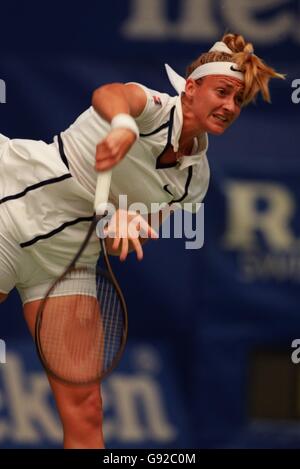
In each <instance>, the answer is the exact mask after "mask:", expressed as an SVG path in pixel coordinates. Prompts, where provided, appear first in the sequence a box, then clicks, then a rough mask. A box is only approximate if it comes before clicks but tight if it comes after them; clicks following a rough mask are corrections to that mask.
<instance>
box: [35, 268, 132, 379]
mask: <svg viewBox="0 0 300 469" xmlns="http://www.w3.org/2000/svg"><path fill="white" fill-rule="evenodd" d="M72 276H73V278H72V282H76V285H74V284H73V288H72V290H73V291H76V293H75V294H72V295H62V294H61V291H62V290H64V289H63V287H62V285H61V284H58V285H57V286H56V287H55V289H54V290H53V291H52V292H51V295H56V294H59V295H60V296H50V297H48V298H47V300H46V301H45V304H44V308H43V312H42V315H41V321H40V326H39V341H40V347H39V348H40V352H41V354H42V358H43V362H44V364H45V365H46V367H47V368H48V369H49V370H50V371H51V372H52V373H53V374H54V375H56V376H57V377H59V378H61V379H63V380H66V381H70V382H74V383H87V382H91V381H95V380H97V379H99V378H100V377H101V376H103V375H104V374H105V373H106V372H107V371H108V370H110V369H111V368H112V367H113V363H114V360H115V359H116V357H117V355H118V352H119V350H120V348H121V346H122V342H123V334H124V314H123V309H122V306H121V303H120V300H119V298H118V295H117V293H116V289H115V287H114V285H113V283H112V282H111V281H110V280H109V278H108V276H107V275H105V276H103V272H100V275H95V273H94V272H93V274H91V273H89V274H88V278H89V282H87V273H85V274H80V275H79V277H78V278H76V279H74V274H72ZM63 281H64V280H63ZM90 282H93V285H94V286H93V289H92V290H93V292H94V295H93V296H92V295H91V285H90ZM74 287H75V288H74Z"/></svg>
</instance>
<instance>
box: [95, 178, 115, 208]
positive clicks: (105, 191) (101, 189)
mask: <svg viewBox="0 0 300 469" xmlns="http://www.w3.org/2000/svg"><path fill="white" fill-rule="evenodd" d="M110 181H111V169H110V170H108V171H102V172H101V173H99V174H98V177H97V185H96V193H95V201H94V209H95V212H96V215H104V213H105V211H106V209H107V202H108V196H109V189H110Z"/></svg>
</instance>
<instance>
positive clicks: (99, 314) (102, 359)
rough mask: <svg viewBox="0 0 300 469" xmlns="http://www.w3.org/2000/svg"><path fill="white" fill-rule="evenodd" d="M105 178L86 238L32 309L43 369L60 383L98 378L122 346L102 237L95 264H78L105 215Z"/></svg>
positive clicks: (123, 326)
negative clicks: (35, 312) (34, 314)
mask: <svg viewBox="0 0 300 469" xmlns="http://www.w3.org/2000/svg"><path fill="white" fill-rule="evenodd" d="M110 181H111V171H106V172H103V173H100V174H99V175H98V179H97V187H96V193H95V203H94V207H95V214H94V218H93V220H92V222H91V224H90V226H89V230H88V232H87V234H86V237H85V239H84V241H83V243H82V245H81V246H80V249H79V250H78V252H77V254H76V256H75V257H74V259H73V260H72V262H71V263H70V265H69V266H68V267H67V268H66V270H65V271H64V273H63V274H62V275H61V276H60V277H59V278H58V279H57V280H56V281H55V282H54V283H53V285H52V286H51V287H50V288H49V290H48V291H47V293H46V295H45V297H44V299H43V300H42V302H41V305H40V307H39V310H38V313H37V318H36V323H35V343H36V348H37V352H38V355H39V357H40V359H41V362H42V364H43V366H44V368H45V370H46V371H47V372H48V373H49V374H50V375H51V376H54V377H55V378H58V379H59V380H61V381H63V382H66V383H71V384H89V383H94V382H99V381H101V380H102V379H103V378H104V377H106V376H107V375H108V374H109V373H110V372H111V371H112V370H113V369H114V368H115V367H116V365H117V363H118V362H119V360H120V358H121V356H122V353H123V351H124V348H125V344H126V339H127V329H128V324H127V308H126V303H125V300H124V297H123V294H122V292H121V289H120V287H119V285H118V283H117V280H116V278H115V276H114V274H113V271H112V268H111V265H110V262H109V258H108V254H107V251H106V245H105V240H104V237H101V236H100V245H101V256H100V258H99V261H98V263H97V265H96V266H95V268H91V267H86V268H85V267H84V268H83V267H82V266H81V264H80V259H81V255H82V253H83V252H84V250H85V248H86V246H87V245H88V243H89V241H90V239H91V237H92V235H93V234H94V233H95V229H96V226H97V223H98V221H99V220H100V219H101V218H102V217H103V216H105V215H106V207H107V200H108V194H109V188H110ZM78 265H80V267H78ZM70 287H71V290H70V293H68V288H70ZM66 292H67V293H66Z"/></svg>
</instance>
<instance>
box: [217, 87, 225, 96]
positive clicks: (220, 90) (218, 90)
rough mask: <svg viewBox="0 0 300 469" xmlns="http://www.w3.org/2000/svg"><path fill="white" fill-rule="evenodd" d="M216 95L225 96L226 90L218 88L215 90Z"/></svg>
mask: <svg viewBox="0 0 300 469" xmlns="http://www.w3.org/2000/svg"><path fill="white" fill-rule="evenodd" d="M217 93H218V94H219V95H220V96H225V95H226V90H225V89H224V88H218V89H217Z"/></svg>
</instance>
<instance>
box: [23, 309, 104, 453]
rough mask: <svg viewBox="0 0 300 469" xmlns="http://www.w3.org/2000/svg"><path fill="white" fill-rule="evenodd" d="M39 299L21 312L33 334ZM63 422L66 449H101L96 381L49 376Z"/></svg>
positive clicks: (98, 386)
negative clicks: (79, 382)
mask: <svg viewBox="0 0 300 469" xmlns="http://www.w3.org/2000/svg"><path fill="white" fill-rule="evenodd" d="M39 305H40V300H37V301H32V302H28V303H26V304H25V305H24V315H25V319H26V322H27V324H28V327H29V330H30V332H31V334H32V336H34V328H35V320H36V314H37V311H38V308H39ZM48 380H49V383H50V386H51V388H52V391H53V394H54V398H55V401H56V405H57V409H58V412H59V415H60V418H61V421H62V424H63V430H64V447H65V448H103V447H104V441H103V433H102V400H101V393H100V385H99V384H91V385H80V386H76V385H74V386H73V385H69V384H64V383H62V382H61V381H59V380H56V379H54V378H53V377H51V376H48Z"/></svg>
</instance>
